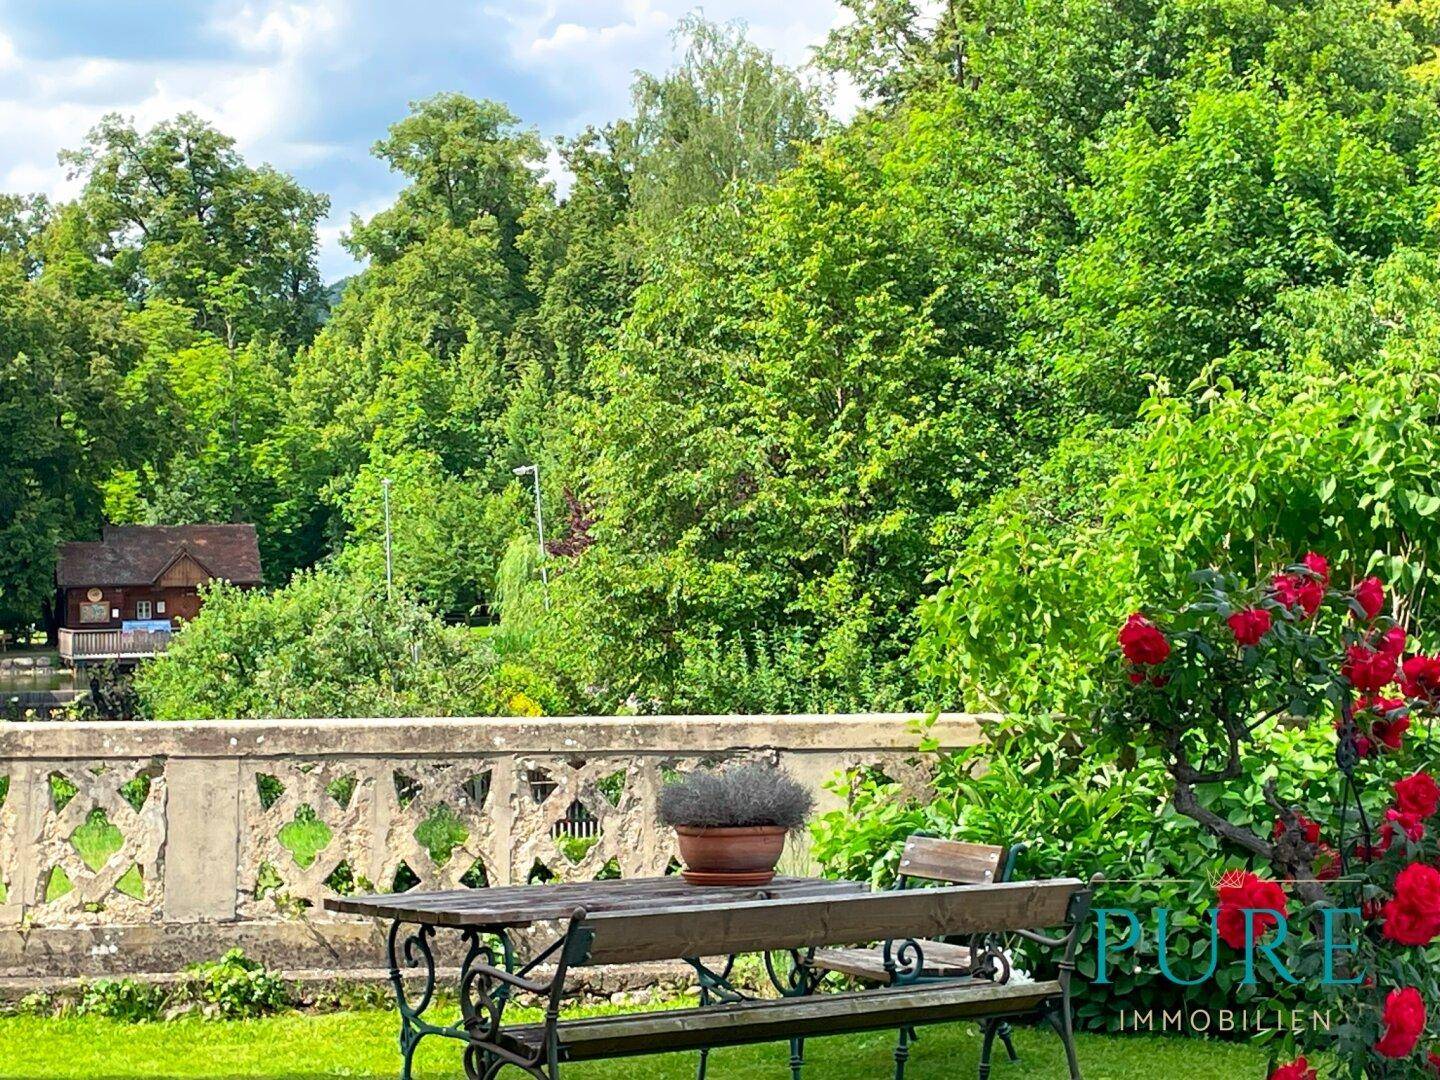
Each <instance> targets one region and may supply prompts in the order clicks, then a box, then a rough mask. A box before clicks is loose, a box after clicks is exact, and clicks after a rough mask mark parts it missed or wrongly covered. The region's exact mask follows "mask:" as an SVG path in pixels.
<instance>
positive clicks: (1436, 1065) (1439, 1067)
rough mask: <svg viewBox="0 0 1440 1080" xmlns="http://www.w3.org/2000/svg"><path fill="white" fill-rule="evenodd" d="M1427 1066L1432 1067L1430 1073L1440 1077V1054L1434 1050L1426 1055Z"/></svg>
mask: <svg viewBox="0 0 1440 1080" xmlns="http://www.w3.org/2000/svg"><path fill="white" fill-rule="evenodd" d="M1425 1064H1426V1065H1429V1066H1430V1071H1431V1072H1432V1073H1434V1074H1435V1075H1436V1076H1440V1054H1437V1053H1436V1052H1435V1051H1434V1050H1431V1051H1430V1053H1428V1054H1426V1055H1425Z"/></svg>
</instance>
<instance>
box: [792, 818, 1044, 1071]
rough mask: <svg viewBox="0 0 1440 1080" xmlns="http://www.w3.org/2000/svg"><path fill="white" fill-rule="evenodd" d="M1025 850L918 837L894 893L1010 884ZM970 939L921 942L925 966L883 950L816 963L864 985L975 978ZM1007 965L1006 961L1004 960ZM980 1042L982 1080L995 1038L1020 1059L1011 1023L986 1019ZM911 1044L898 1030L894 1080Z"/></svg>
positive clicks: (822, 954)
mask: <svg viewBox="0 0 1440 1080" xmlns="http://www.w3.org/2000/svg"><path fill="white" fill-rule="evenodd" d="M1024 850H1025V845H1024V844H1015V845H1012V846H1011V847H1010V849H1009V850H1008V851H1007V850H1006V849H1005V848H1003V847H1000V846H998V845H995V844H972V843H967V842H965V841H963V840H944V839H941V838H939V837H935V836H929V835H927V834H925V833H916V834H915V835H914V836H911V837H910V838H909V839H908V840H906V842H905V847H904V849H903V850H902V851H901V853H900V865H899V868H898V872H897V873H896V876H895V887H896V888H897V889H909V888H913V887H915V886H917V885H920V884H928V883H930V882H941V883H944V884H946V885H986V884H989V883H991V882H1004V881H1009V880H1010V878H1011V875H1012V874H1013V873H1014V870H1015V860H1016V858H1017V857H1018V856H1019V854H1020V853H1021V852H1022V851H1024ZM973 944H974V942H973V941H968V940H967V941H964V942H959V941H955V940H944V939H941V940H930V941H922V942H920V948H921V950H922V953H923V955H924V964H923V966H922V967H919V968H908V969H903V970H902V969H900V968H898V967H897V966H896V963H895V959H896V958H895V957H894V956H893V955H890V954H887V951H886V949H885V948H884V947H883V946H882V947H876V946H870V947H855V948H848V949H821V950H820V951H819V952H817V953H816V954H815V959H814V965H815V967H817V968H819V969H821V970H822V971H833V972H836V973H838V974H841V975H846V976H848V977H850V978H852V979H855V980H857V981H859V982H862V983H875V984H877V985H879V986H890V985H892V984H895V983H897V982H898V983H904V984H910V983H922V982H934V981H937V980H947V979H969V978H974V976H975V971H974V967H973V965H974V960H975V956H974V950H973V948H972V946H973ZM1006 962H1007V963H1008V962H1009V960H1008V957H1007V958H1006ZM982 1031H983V1034H984V1041H983V1043H982V1045H981V1052H980V1080H986V1077H988V1076H989V1073H990V1054H991V1051H992V1049H993V1047H994V1041H995V1038H996V1037H997V1036H998V1037H999V1039H1000V1041H1001V1042H1002V1043H1003V1044H1004V1045H1005V1050H1006V1053H1008V1054H1009V1056H1010V1060H1011V1061H1018V1060H1019V1055H1018V1054H1016V1052H1015V1044H1014V1042H1013V1041H1012V1040H1011V1036H1010V1025H1009V1024H1007V1023H1005V1022H1004V1021H1003V1020H989V1021H986V1022H985V1023H984V1024H983V1025H982ZM914 1041H915V1033H914V1031H913V1030H912V1029H909V1028H901V1029H900V1035H899V1038H898V1039H897V1040H896V1044H895V1080H904V1076H905V1062H906V1061H907V1060H908V1058H909V1056H910V1044H911V1043H912V1042H914Z"/></svg>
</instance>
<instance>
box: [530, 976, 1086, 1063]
mask: <svg viewBox="0 0 1440 1080" xmlns="http://www.w3.org/2000/svg"><path fill="white" fill-rule="evenodd" d="M1059 993H1060V984H1059V983H1058V982H1039V983H1032V982H1020V983H1008V984H1004V985H999V986H997V985H995V984H994V983H988V982H966V983H954V984H946V985H941V986H934V987H929V986H927V987H914V986H907V987H901V988H898V989H894V990H870V991H865V992H859V993H847V994H818V995H816V996H814V997H806V998H789V999H785V1000H781V1001H746V1002H741V1003H739V1004H734V1005H711V1006H705V1007H703V1008H694V1009H671V1010H666V1011H665V1012H652V1013H635V1014H631V1015H627V1016H600V1017H589V1018H586V1019H583V1020H566V1021H562V1022H561V1024H560V1026H559V1045H560V1055H561V1059H562V1060H567V1061H587V1060H596V1059H599V1058H609V1057H631V1056H638V1055H640V1054H663V1053H670V1052H672V1051H676V1050H698V1049H701V1048H703V1047H710V1046H740V1045H745V1044H749V1043H763V1042H780V1041H783V1040H785V1039H789V1038H791V1037H792V1036H797V1035H803V1036H807V1037H808V1036H814V1035H838V1034H844V1033H849V1032H857V1031H879V1030H886V1029H890V1028H897V1027H900V1026H902V1025H920V1024H929V1023H938V1022H941V1021H946V1020H962V1019H965V1018H967V1017H971V1016H996V1015H1011V1014H1021V1013H1025V1012H1029V1011H1031V1010H1033V1009H1035V1008H1038V1007H1039V1006H1040V1005H1041V1004H1042V1003H1043V1002H1044V1001H1045V1000H1046V999H1048V998H1052V997H1055V996H1057V995H1059ZM543 1037H544V1027H543V1026H542V1025H540V1024H527V1025H525V1026H523V1027H516V1028H511V1029H509V1030H508V1031H507V1032H506V1038H507V1039H509V1040H513V1042H514V1044H515V1045H517V1046H520V1047H524V1048H526V1049H528V1050H531V1051H533V1050H534V1049H535V1048H536V1047H537V1046H539V1045H540V1043H541V1040H542V1039H543Z"/></svg>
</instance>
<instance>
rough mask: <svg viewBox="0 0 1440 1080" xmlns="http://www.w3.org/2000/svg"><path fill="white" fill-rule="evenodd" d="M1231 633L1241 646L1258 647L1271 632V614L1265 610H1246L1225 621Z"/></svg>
mask: <svg viewBox="0 0 1440 1080" xmlns="http://www.w3.org/2000/svg"><path fill="white" fill-rule="evenodd" d="M1225 621H1226V622H1227V623H1229V624H1230V632H1231V633H1232V634H1234V635H1235V640H1236V642H1238V643H1239V644H1241V645H1257V644H1259V642H1260V639H1261V638H1262V637H1264V636H1265V635H1266V634H1267V633H1268V632H1269V630H1270V612H1268V611H1265V610H1264V609H1263V608H1246V609H1245V610H1244V611H1237V612H1235V614H1234V615H1231V616H1230V617H1229V618H1228V619H1226V620H1225Z"/></svg>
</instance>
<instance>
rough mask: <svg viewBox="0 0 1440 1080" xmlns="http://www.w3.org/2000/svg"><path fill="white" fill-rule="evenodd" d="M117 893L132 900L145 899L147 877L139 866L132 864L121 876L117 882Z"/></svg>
mask: <svg viewBox="0 0 1440 1080" xmlns="http://www.w3.org/2000/svg"><path fill="white" fill-rule="evenodd" d="M115 891H116V892H118V893H121V894H123V895H125V896H128V897H130V898H131V899H132V900H144V899H145V875H144V874H142V873H141V872H140V866H139V864H136V863H132V864H131V866H130V869H129V870H126V871H125V873H123V874H121V875H120V878H119V880H118V881H116V882H115Z"/></svg>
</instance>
